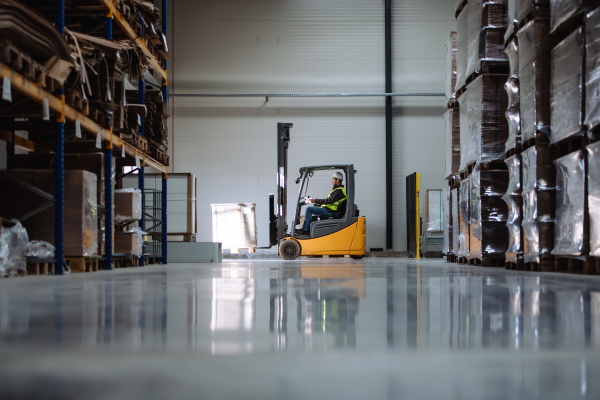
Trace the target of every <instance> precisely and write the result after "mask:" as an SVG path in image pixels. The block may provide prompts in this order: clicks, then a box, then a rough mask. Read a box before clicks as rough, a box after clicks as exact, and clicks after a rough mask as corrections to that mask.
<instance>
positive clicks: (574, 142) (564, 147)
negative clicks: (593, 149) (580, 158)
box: [552, 131, 590, 158]
mask: <svg viewBox="0 0 600 400" xmlns="http://www.w3.org/2000/svg"><path fill="white" fill-rule="evenodd" d="M588 144H590V139H589V137H588V136H587V134H586V132H584V131H582V132H579V133H578V134H577V135H573V136H569V137H568V138H564V139H562V140H560V141H558V142H556V143H553V144H552V146H553V147H554V149H556V158H560V157H564V156H566V155H567V154H571V153H573V152H575V151H579V150H583V149H585V146H587V145H588Z"/></svg>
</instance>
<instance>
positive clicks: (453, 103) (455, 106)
mask: <svg viewBox="0 0 600 400" xmlns="http://www.w3.org/2000/svg"><path fill="white" fill-rule="evenodd" d="M446 108H448V110H460V104H459V103H458V98H456V99H450V100H448V102H447V103H446Z"/></svg>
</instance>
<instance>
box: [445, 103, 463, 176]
mask: <svg viewBox="0 0 600 400" xmlns="http://www.w3.org/2000/svg"><path fill="white" fill-rule="evenodd" d="M444 119H445V120H446V179H449V178H450V177H452V176H455V175H458V172H459V170H460V111H459V110H456V109H449V110H448V111H446V113H445V114H444Z"/></svg>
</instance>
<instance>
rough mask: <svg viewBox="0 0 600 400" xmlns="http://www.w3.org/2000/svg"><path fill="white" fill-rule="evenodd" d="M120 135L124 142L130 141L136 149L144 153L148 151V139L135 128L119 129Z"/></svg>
mask: <svg viewBox="0 0 600 400" xmlns="http://www.w3.org/2000/svg"><path fill="white" fill-rule="evenodd" d="M118 135H119V137H120V138H121V139H123V141H124V142H126V143H129V144H130V145H132V146H133V147H135V148H136V149H138V150H140V151H143V152H144V153H147V152H148V140H146V138H143V137H142V136H140V135H139V134H138V133H136V132H135V130H134V129H119V131H118Z"/></svg>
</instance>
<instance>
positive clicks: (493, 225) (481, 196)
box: [468, 165, 508, 261]
mask: <svg viewBox="0 0 600 400" xmlns="http://www.w3.org/2000/svg"><path fill="white" fill-rule="evenodd" d="M469 180H470V183H471V185H470V186H471V187H470V196H469V205H470V210H469V235H470V237H469V256H468V258H469V259H471V260H473V259H479V260H482V261H483V259H484V257H485V256H489V255H492V254H498V255H500V254H501V255H504V254H505V253H506V250H507V248H508V230H507V228H506V221H507V220H508V208H507V206H506V203H505V202H504V201H503V200H502V196H503V195H504V194H505V193H506V191H507V189H508V172H507V171H501V170H494V171H480V170H479V165H476V166H475V169H474V170H473V173H472V174H471V176H470V178H469Z"/></svg>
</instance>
